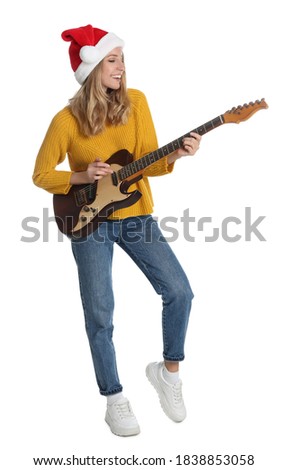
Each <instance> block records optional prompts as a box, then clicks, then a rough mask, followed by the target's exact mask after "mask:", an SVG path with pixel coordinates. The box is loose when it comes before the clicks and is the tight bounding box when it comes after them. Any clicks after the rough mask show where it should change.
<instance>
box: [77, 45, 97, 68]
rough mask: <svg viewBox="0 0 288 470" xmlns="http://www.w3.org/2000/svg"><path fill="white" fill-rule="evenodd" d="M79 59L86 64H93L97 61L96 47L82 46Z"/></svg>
mask: <svg viewBox="0 0 288 470" xmlns="http://www.w3.org/2000/svg"><path fill="white" fill-rule="evenodd" d="M79 55H80V59H81V60H82V61H83V62H85V63H86V64H94V63H95V62H97V61H98V59H99V51H98V50H97V48H96V46H83V47H81V49H80V54H79Z"/></svg>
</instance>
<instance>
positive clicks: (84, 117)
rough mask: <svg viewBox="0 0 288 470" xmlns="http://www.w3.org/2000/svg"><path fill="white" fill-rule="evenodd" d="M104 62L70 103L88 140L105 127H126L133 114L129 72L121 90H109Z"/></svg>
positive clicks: (123, 80) (123, 78)
mask: <svg viewBox="0 0 288 470" xmlns="http://www.w3.org/2000/svg"><path fill="white" fill-rule="evenodd" d="M102 62H103V61H101V62H100V63H99V64H98V65H97V66H96V67H95V68H94V69H93V70H92V72H91V73H90V74H89V76H88V77H87V79H86V81H85V82H84V84H83V85H82V86H81V88H80V89H79V90H78V92H77V93H76V94H75V95H74V97H73V98H71V99H70V100H69V105H70V109H71V111H72V114H73V115H74V116H75V117H76V119H77V121H78V123H79V126H80V130H81V132H82V133H83V134H84V135H86V136H87V137H90V136H93V135H96V134H99V133H100V132H102V131H103V129H104V128H105V124H112V125H115V126H117V125H119V124H126V122H127V120H128V115H129V111H130V101H129V98H128V95H127V88H126V77H125V73H123V75H122V80H121V87H120V88H119V89H118V90H110V89H109V90H106V89H105V88H104V87H103V85H102V81H101V74H102Z"/></svg>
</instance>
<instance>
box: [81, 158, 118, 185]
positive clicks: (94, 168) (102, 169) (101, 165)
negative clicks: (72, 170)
mask: <svg viewBox="0 0 288 470" xmlns="http://www.w3.org/2000/svg"><path fill="white" fill-rule="evenodd" d="M86 173H87V179H88V183H94V181H96V180H101V178H103V177H104V176H106V175H108V174H109V173H110V174H111V173H113V170H112V168H111V166H110V165H109V164H108V163H105V162H102V161H101V158H96V160H95V161H94V162H92V163H89V165H88V167H87V170H86Z"/></svg>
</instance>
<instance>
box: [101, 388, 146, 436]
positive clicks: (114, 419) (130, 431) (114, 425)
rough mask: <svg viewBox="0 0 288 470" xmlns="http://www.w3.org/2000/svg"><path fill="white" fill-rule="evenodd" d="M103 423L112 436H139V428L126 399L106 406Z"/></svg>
mask: <svg viewBox="0 0 288 470" xmlns="http://www.w3.org/2000/svg"><path fill="white" fill-rule="evenodd" d="M105 421H106V423H107V424H108V425H109V426H110V429H111V431H112V432H113V434H116V435H117V436H134V435H135V434H139V432H140V427H139V424H138V422H137V419H136V418H135V416H134V414H133V411H132V408H131V405H130V403H129V401H128V400H127V398H125V397H124V398H120V399H119V400H117V401H116V402H115V403H113V404H112V405H107V411H106V415H105Z"/></svg>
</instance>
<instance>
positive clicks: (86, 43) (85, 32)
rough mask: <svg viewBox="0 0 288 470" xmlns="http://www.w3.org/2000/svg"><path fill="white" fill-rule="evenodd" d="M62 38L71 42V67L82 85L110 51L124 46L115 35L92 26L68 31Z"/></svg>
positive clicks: (64, 32)
mask: <svg viewBox="0 0 288 470" xmlns="http://www.w3.org/2000/svg"><path fill="white" fill-rule="evenodd" d="M61 36H62V39H64V41H71V44H70V47H69V55H70V62H71V67H72V69H73V71H74V74H75V78H76V80H77V82H78V83H80V85H82V84H83V83H84V81H85V79H86V78H87V77H88V75H89V74H90V72H92V70H93V69H94V67H96V65H97V64H99V62H101V60H102V59H104V57H105V56H106V55H107V54H109V52H110V51H112V50H113V49H114V48H115V47H123V46H124V41H122V39H120V38H118V36H116V35H115V34H113V33H107V31H103V30H102V29H97V28H93V26H91V25H90V24H88V25H87V26H81V27H80V28H74V29H67V30H66V31H63V33H62V34H61Z"/></svg>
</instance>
